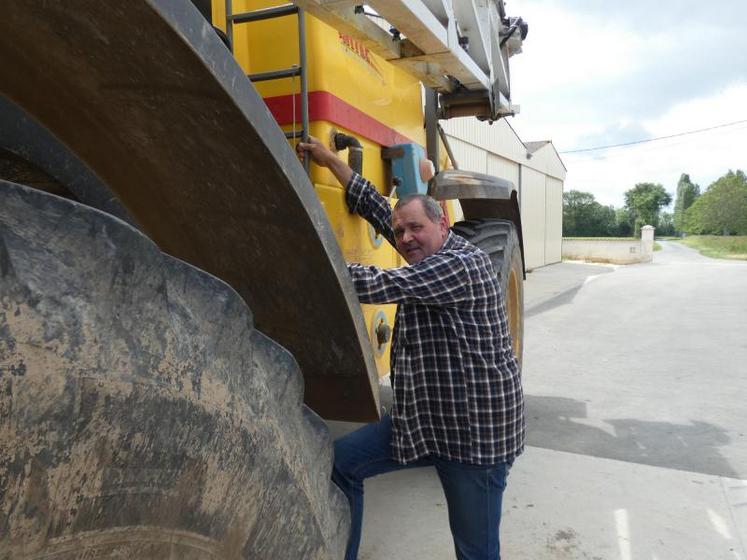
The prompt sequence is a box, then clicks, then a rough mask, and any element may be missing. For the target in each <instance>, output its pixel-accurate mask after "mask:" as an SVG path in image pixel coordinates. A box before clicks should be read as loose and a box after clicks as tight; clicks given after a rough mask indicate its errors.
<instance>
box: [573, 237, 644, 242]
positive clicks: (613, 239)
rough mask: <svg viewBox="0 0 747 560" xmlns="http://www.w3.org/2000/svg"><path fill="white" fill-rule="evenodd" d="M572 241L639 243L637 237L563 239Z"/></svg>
mask: <svg viewBox="0 0 747 560" xmlns="http://www.w3.org/2000/svg"><path fill="white" fill-rule="evenodd" d="M563 239H570V240H572V241H575V240H578V241H637V239H638V238H637V237H563Z"/></svg>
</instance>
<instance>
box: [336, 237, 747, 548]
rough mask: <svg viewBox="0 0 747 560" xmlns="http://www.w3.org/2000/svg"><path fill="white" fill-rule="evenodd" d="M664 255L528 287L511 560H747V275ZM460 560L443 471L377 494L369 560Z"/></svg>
mask: <svg viewBox="0 0 747 560" xmlns="http://www.w3.org/2000/svg"><path fill="white" fill-rule="evenodd" d="M662 245H663V246H664V250H663V251H660V252H657V253H655V257H654V262H653V263H651V264H642V265H631V266H620V267H611V266H599V265H590V264H579V263H560V264H557V265H553V266H549V267H545V268H542V269H538V270H536V271H534V272H532V273H531V274H529V275H528V278H527V283H526V292H525V295H526V302H525V303H526V324H525V329H526V337H525V354H524V370H523V373H524V387H525V393H526V395H527V403H528V421H529V432H528V439H529V446H528V447H527V450H526V452H525V453H524V455H522V456H521V457H520V458H519V459H518V460H517V461H516V463H515V465H514V467H513V468H512V470H511V475H510V477H509V484H508V488H507V492H506V494H505V497H504V504H503V521H502V529H501V533H502V537H501V540H502V552H503V558H505V559H507V560H525V559H531V560H638V559H645V560H706V559H707V560H747V437H745V432H747V406H746V405H745V402H746V401H747V263H746V262H729V261H723V260H714V259H707V258H705V257H701V256H700V255H699V254H698V253H696V252H695V251H693V250H690V249H688V248H686V247H683V246H681V245H679V244H676V243H662ZM351 427H352V426H348V425H342V424H340V423H337V424H335V425H333V431H334V432H335V435H340V434H341V433H344V432H345V431H347V430H348V429H350V428H351ZM453 558H454V552H453V546H452V543H451V535H450V532H449V526H448V519H447V515H446V508H445V501H444V497H443V492H442V490H441V486H440V483H439V481H438V477H437V476H436V474H435V472H433V469H418V470H408V471H399V472H396V473H392V474H388V475H385V476H381V477H375V478H373V479H371V480H370V481H367V482H366V503H365V522H364V529H363V543H362V546H361V554H360V560H405V559H406V560H453Z"/></svg>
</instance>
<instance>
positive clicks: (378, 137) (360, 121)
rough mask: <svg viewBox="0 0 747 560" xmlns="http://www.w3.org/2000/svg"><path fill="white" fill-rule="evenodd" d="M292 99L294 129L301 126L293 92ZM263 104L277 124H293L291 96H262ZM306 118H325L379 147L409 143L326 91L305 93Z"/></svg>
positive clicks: (299, 104)
mask: <svg viewBox="0 0 747 560" xmlns="http://www.w3.org/2000/svg"><path fill="white" fill-rule="evenodd" d="M295 98H296V125H297V126H296V128H301V126H300V122H301V95H300V94H296V95H295ZM265 103H266V104H267V107H268V108H269V109H270V112H271V113H272V115H273V116H274V117H275V120H276V121H277V122H278V124H279V125H281V126H282V125H285V124H292V123H293V99H292V96H291V95H278V96H275V97H265ZM309 121H311V122H313V121H329V122H331V123H332V124H334V125H337V126H340V127H342V128H346V129H348V130H349V131H351V132H352V133H354V134H357V135H359V136H363V137H365V138H368V139H369V140H372V141H374V142H376V143H377V144H381V145H382V146H392V145H393V144H404V143H407V142H412V140H410V139H409V138H408V137H407V136H404V135H402V134H400V133H399V132H397V131H396V130H394V129H393V128H391V127H389V126H386V125H385V124H383V123H382V122H381V121H378V120H376V119H374V118H373V117H371V116H369V115H367V114H366V113H364V112H363V111H361V110H360V109H356V108H355V107H353V106H352V105H350V104H349V103H347V102H345V101H343V100H342V99H340V98H339V97H337V96H335V95H332V94H331V93H329V92H326V91H312V92H309Z"/></svg>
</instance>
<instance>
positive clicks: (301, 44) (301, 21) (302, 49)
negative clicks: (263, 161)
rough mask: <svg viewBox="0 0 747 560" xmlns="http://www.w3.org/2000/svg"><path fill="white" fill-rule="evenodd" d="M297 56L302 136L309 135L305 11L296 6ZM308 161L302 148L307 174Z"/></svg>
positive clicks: (306, 153)
mask: <svg viewBox="0 0 747 560" xmlns="http://www.w3.org/2000/svg"><path fill="white" fill-rule="evenodd" d="M298 58H299V61H298V65H299V66H300V69H301V73H300V77H301V127H302V128H303V133H304V136H309V134H310V132H309V83H308V78H307V75H306V12H305V10H303V9H302V8H298ZM310 163H311V160H310V159H309V153H308V152H307V151H305V150H304V153H303V168H304V169H305V170H306V174H307V175H308V174H309V165H310Z"/></svg>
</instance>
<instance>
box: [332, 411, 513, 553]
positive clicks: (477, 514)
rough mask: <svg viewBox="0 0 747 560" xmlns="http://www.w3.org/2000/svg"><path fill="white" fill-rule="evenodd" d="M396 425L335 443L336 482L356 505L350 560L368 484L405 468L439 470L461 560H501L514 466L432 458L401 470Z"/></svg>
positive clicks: (387, 421)
mask: <svg viewBox="0 0 747 560" xmlns="http://www.w3.org/2000/svg"><path fill="white" fill-rule="evenodd" d="M391 439H392V421H391V418H390V417H389V415H385V416H384V417H382V419H381V420H380V421H379V422H376V423H375V424H368V425H366V426H363V427H362V428H360V429H358V430H356V431H354V432H351V433H349V434H348V435H346V436H343V437H341V438H339V439H338V440H336V441H335V467H334V470H333V471H332V480H334V482H335V483H336V484H337V486H339V487H340V489H341V490H342V491H343V492H344V493H345V495H346V496H347V498H348V501H349V502H350V513H351V527H350V539H349V541H348V548H347V552H346V553H345V560H357V558H358V547H359V545H360V540H361V527H362V525H363V481H364V480H365V479H366V478H369V477H372V476H376V475H377V474H384V473H388V472H392V471H397V470H402V469H412V468H418V467H430V466H433V467H435V468H436V472H437V473H438V477H439V479H440V480H441V486H442V487H443V489H444V494H445V495H446V503H447V505H448V509H449V526H450V527H451V534H452V536H453V538H454V548H455V550H456V557H457V560H499V559H500V541H499V538H498V527H499V525H500V522H501V503H502V500H503V490H504V489H505V488H506V477H507V476H508V470H509V468H510V466H511V465H510V464H509V463H499V464H497V465H491V466H480V465H470V464H465V463H459V462H456V461H447V460H445V459H440V458H438V457H427V458H423V459H420V460H418V461H416V462H414V463H409V464H407V465H401V464H399V463H397V462H396V461H394V460H393V459H392V458H391V450H390V443H391Z"/></svg>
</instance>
